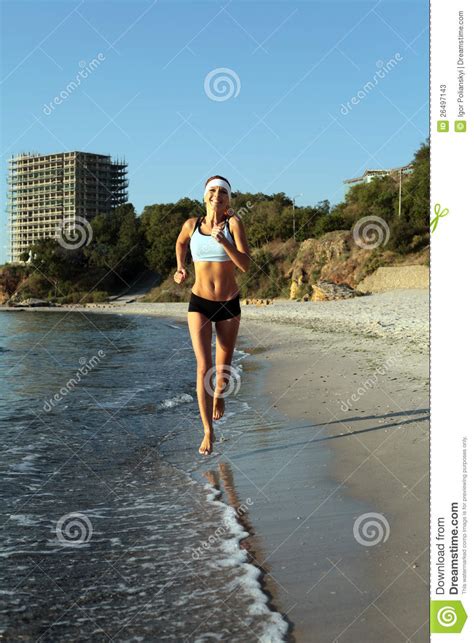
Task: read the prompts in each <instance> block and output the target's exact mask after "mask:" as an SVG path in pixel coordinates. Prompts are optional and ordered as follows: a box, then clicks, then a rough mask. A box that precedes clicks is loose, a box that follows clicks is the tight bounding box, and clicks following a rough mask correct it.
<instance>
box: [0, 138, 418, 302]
mask: <svg viewBox="0 0 474 643" xmlns="http://www.w3.org/2000/svg"><path fill="white" fill-rule="evenodd" d="M413 165H414V170H413V172H412V174H410V175H407V176H405V177H403V180H402V209H401V216H399V215H398V205H399V202H398V198H399V197H398V190H399V183H398V177H391V176H386V177H382V178H375V179H373V180H372V181H371V182H370V183H367V184H360V185H356V186H354V187H352V188H351V189H349V190H348V192H347V194H346V197H345V199H344V201H343V202H342V203H339V204H337V205H335V206H333V207H331V206H330V204H329V202H328V201H322V202H320V203H318V204H316V205H314V206H306V207H295V208H294V209H293V203H292V201H291V199H290V198H289V197H288V196H287V195H286V194H284V193H277V194H273V195H266V194H262V193H258V194H251V193H241V192H237V193H234V194H233V195H232V208H233V209H234V211H235V212H236V214H237V215H238V216H240V217H241V218H242V219H243V221H244V223H245V227H246V231H247V236H248V239H249V243H250V246H251V248H252V260H253V261H252V262H251V265H250V268H249V270H248V271H247V272H246V273H244V274H242V273H239V274H238V280H239V285H240V289H241V293H242V296H243V297H289V296H290V293H291V294H292V296H302V295H304V294H305V293H306V292H310V290H311V285H312V284H314V283H316V282H317V281H318V280H319V279H324V280H327V281H333V282H334V283H346V284H348V285H350V286H355V285H357V283H358V282H359V281H360V280H361V279H363V278H364V277H365V276H367V275H368V274H370V273H371V272H373V271H374V270H375V269H376V268H378V267H380V266H389V265H397V264H410V263H416V264H426V263H427V261H428V252H427V248H428V245H429V147H428V145H426V144H422V145H421V147H420V148H419V149H418V150H417V152H416V154H415V156H414V159H413ZM198 214H204V207H203V204H202V203H200V202H198V201H195V200H191V199H188V198H184V199H180V200H179V201H177V202H176V203H166V204H163V203H160V204H154V205H149V206H146V207H145V208H144V210H143V212H142V214H141V216H138V215H137V213H136V212H135V209H134V207H133V205H132V204H131V203H128V204H126V205H123V206H120V207H119V208H117V209H116V210H115V211H114V212H112V213H110V214H104V215H98V216H96V217H95V218H94V219H92V220H91V222H90V226H91V230H90V234H88V237H87V244H85V245H82V246H81V247H78V248H76V249H71V248H70V247H68V244H67V243H66V244H64V243H63V244H60V243H58V241H56V240H53V239H42V240H40V241H39V242H37V243H36V244H34V246H32V248H31V257H32V259H31V261H30V262H29V263H25V264H21V265H13V264H5V265H4V266H2V267H0V295H1V299H2V302H3V303H5V302H6V301H10V300H11V301H21V300H24V299H27V298H31V297H33V298H40V299H47V300H49V301H52V302H57V303H84V302H90V301H96V302H98V301H105V300H106V299H107V298H108V297H109V296H110V295H112V294H115V293H117V292H119V291H123V289H124V288H126V287H127V284H131V283H132V282H133V281H134V280H135V278H136V277H137V275H139V274H140V273H141V272H143V271H144V270H152V271H154V272H156V273H157V274H158V275H159V276H160V278H161V284H160V286H158V287H157V288H155V289H154V290H152V291H151V292H150V293H149V294H148V295H147V297H146V299H147V300H148V301H180V300H184V299H186V298H187V297H188V296H189V290H190V287H191V285H192V279H189V280H188V281H187V285H186V286H181V287H178V286H177V285H176V284H175V283H174V282H173V280H172V272H173V271H174V269H175V267H176V258H175V242H176V238H177V236H178V233H179V231H180V229H181V226H182V224H183V222H184V221H185V220H186V219H188V218H189V217H192V216H196V215H198ZM293 217H294V218H295V236H294V238H293ZM363 217H372V218H373V217H379V218H380V219H383V221H385V222H386V225H387V229H388V231H389V233H388V234H387V235H386V238H385V239H384V243H383V244H381V245H379V246H378V247H376V248H374V249H364V248H361V247H360V245H358V244H357V243H356V242H355V236H356V235H354V226H356V224H357V222H358V221H360V220H361V219H362V218H363ZM27 258H28V254H25V256H24V257H23V259H24V260H26V259H27ZM189 269H190V273H191V274H192V264H191V263H189ZM295 289H296V290H295Z"/></svg>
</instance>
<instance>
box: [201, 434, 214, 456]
mask: <svg viewBox="0 0 474 643" xmlns="http://www.w3.org/2000/svg"><path fill="white" fill-rule="evenodd" d="M213 442H214V434H213V433H205V434H204V439H203V441H202V442H201V446H200V447H199V453H200V454H201V455H211V453H212V443H213Z"/></svg>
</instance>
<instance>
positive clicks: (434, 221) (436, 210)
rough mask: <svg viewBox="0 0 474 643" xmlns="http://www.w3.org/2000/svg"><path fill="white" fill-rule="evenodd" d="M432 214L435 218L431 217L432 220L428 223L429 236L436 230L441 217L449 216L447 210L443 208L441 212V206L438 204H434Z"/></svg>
mask: <svg viewBox="0 0 474 643" xmlns="http://www.w3.org/2000/svg"><path fill="white" fill-rule="evenodd" d="M434 213H435V215H436V216H435V217H433V219H431V221H430V228H431V234H433V232H434V231H435V230H436V228H437V226H438V221H439V220H440V219H441V218H442V217H445V216H446V215H447V214H449V210H448V208H444V209H443V210H441V205H440V204H439V203H435V207H434Z"/></svg>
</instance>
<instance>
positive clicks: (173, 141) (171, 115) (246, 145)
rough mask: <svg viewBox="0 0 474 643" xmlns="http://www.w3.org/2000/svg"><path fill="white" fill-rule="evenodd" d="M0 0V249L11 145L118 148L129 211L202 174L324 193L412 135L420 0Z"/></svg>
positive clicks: (420, 134)
mask: <svg viewBox="0 0 474 643" xmlns="http://www.w3.org/2000/svg"><path fill="white" fill-rule="evenodd" d="M1 5H2V24H3V39H2V40H3V42H2V69H1V77H2V95H3V112H2V146H1V149H2V162H1V173H2V176H1V180H2V185H3V186H4V188H3V194H2V197H3V198H2V226H1V237H0V245H1V249H0V250H1V255H0V261H5V260H6V247H5V246H6V243H7V238H8V237H7V225H6V213H5V207H4V204H5V196H6V168H7V160H8V158H9V157H10V156H11V155H12V154H17V153H20V152H28V151H36V152H41V153H52V152H59V151H66V150H81V151H88V152H96V153H101V154H110V155H111V156H112V157H120V158H125V159H126V161H127V162H128V165H129V180H130V187H129V200H130V201H131V202H132V203H133V204H134V205H135V207H136V209H137V211H138V212H139V213H140V212H141V211H142V209H143V207H144V206H145V205H147V204H152V203H159V202H171V201H175V200H177V199H178V198H180V197H184V196H188V197H190V198H197V199H200V198H201V196H202V185H203V182H204V180H205V179H206V178H207V177H208V176H210V175H212V174H223V175H224V176H227V177H228V178H229V180H230V181H231V183H232V188H233V189H234V190H240V191H250V192H258V191H261V192H265V193H269V194H271V193H274V192H286V193H287V194H288V195H289V196H291V197H292V196H294V195H297V194H302V196H299V197H298V198H297V200H296V203H297V204H298V205H306V204H308V205H312V204H315V203H317V202H318V201H321V200H323V199H329V201H330V202H331V204H335V203H337V202H339V201H340V200H342V199H343V196H344V186H343V180H344V179H346V178H351V177H354V176H358V175H360V174H361V173H362V172H363V171H364V169H367V168H374V167H375V168H377V167H393V166H397V165H402V164H405V163H407V162H408V161H410V160H411V158H412V156H413V153H414V151H415V150H416V149H417V148H418V147H419V145H420V143H422V142H423V141H424V140H425V139H426V137H427V136H428V131H429V123H428V117H429V103H428V99H429V49H428V47H429V45H428V43H429V7H428V2H427V1H426V2H418V1H416V0H412V1H410V2H408V1H405V2H394V1H377V0H375V1H373V2H362V1H358V0H353V1H352V2H334V1H332V2H317V1H307V2H289V1H284V0H280V1H273V2H272V1H268V2H254V1H252V2H242V1H237V0H232V1H230V2H229V1H228V0H227V1H222V2H213V1H208V2H179V1H174V2H163V1H156V2H155V1H154V0H147V2H140V1H133V2H132V1H125V0H116V1H113V2H112V1H87V0H86V1H81V0H76V1H70V0H62V1H57V2H49V1H48V0H36V1H35V2H24V1H19V2H18V1H16V2H6V1H4V0H2V2H1ZM94 59H95V62H93V61H94ZM389 61H392V62H391V63H390V64H389V67H391V69H389V70H388V71H387V72H386V73H385V74H384V77H383V78H380V77H378V78H377V84H376V85H374V86H372V87H368V86H367V85H366V84H367V83H368V82H369V81H373V79H374V75H375V74H376V72H377V71H379V72H381V70H383V69H384V67H385V69H387V64H388V63H389ZM393 61H395V62H393ZM91 63H92V64H91ZM218 69H224V70H225V71H224V72H216V71H215V70H218ZM81 70H82V71H83V76H85V77H84V78H81V79H80V84H79V85H78V86H76V87H75V88H72V86H71V85H70V83H71V81H75V79H76V77H77V74H78V73H79V72H80V71H81ZM380 75H381V73H380ZM216 76H217V77H219V76H224V82H223V83H221V84H218V85H217V86H215V85H214V84H213V82H212V78H213V77H216ZM206 77H209V83H208V85H207V87H206V85H205V81H206ZM68 85H69V89H68ZM364 86H365V87H366V88H365V90H364V89H363V88H364ZM358 95H359V98H358V99H357V96H358ZM55 97H56V103H59V104H55V102H54V101H55ZM352 97H355V98H356V99H357V100H358V103H357V104H355V105H354V104H352V106H351V109H350V110H345V111H346V113H341V106H342V105H343V104H347V103H348V102H349V104H351V103H350V101H351V98H352ZM223 98H224V99H225V100H216V99H223ZM48 105H49V106H50V107H49V108H48V107H47V106H48ZM51 105H52V108H51ZM45 106H46V107H45ZM343 111H344V110H343Z"/></svg>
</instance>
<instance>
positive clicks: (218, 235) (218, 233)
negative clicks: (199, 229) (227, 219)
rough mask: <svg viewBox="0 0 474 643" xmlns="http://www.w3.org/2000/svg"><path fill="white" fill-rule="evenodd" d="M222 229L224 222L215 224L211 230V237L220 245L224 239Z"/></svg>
mask: <svg viewBox="0 0 474 643" xmlns="http://www.w3.org/2000/svg"><path fill="white" fill-rule="evenodd" d="M223 227H224V222H221V223H217V224H216V225H215V226H214V227H213V228H212V230H211V237H213V238H214V239H215V240H216V241H217V242H218V243H222V241H223V240H224V239H225V236H224V233H223V231H222V229H223Z"/></svg>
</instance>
